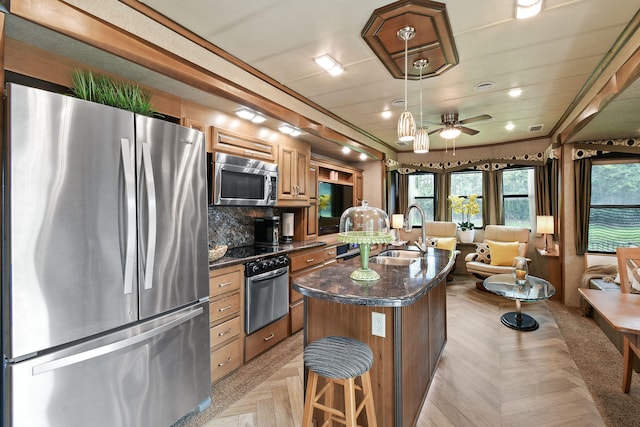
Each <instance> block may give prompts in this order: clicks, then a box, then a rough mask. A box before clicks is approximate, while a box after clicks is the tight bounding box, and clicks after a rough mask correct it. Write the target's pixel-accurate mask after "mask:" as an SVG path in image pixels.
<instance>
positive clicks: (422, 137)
mask: <svg viewBox="0 0 640 427" xmlns="http://www.w3.org/2000/svg"><path fill="white" fill-rule="evenodd" d="M413 152H414V153H417V154H421V153H428V152H429V134H428V133H427V131H426V130H424V129H423V128H420V129H418V131H417V132H416V139H414V140H413Z"/></svg>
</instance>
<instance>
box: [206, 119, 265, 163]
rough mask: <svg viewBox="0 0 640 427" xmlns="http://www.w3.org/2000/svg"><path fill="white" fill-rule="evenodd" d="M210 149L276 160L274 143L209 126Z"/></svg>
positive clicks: (241, 155) (259, 158)
mask: <svg viewBox="0 0 640 427" xmlns="http://www.w3.org/2000/svg"><path fill="white" fill-rule="evenodd" d="M209 140H210V141H211V147H212V151H214V152H216V153H217V152H220V153H227V154H233V155H236V156H240V157H248V158H252V159H258V160H263V161H265V162H269V163H275V162H276V154H277V149H276V145H274V144H272V143H270V142H266V141H263V140H260V139H257V138H252V137H250V136H247V135H241V134H237V133H234V132H230V131H228V130H223V129H218V128H215V127H213V126H211V131H210V137H209Z"/></svg>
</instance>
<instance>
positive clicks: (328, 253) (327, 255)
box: [324, 246, 336, 261]
mask: <svg viewBox="0 0 640 427" xmlns="http://www.w3.org/2000/svg"><path fill="white" fill-rule="evenodd" d="M332 259H336V247H335V246H333V247H330V248H326V249H325V250H324V260H325V261H329V260H332Z"/></svg>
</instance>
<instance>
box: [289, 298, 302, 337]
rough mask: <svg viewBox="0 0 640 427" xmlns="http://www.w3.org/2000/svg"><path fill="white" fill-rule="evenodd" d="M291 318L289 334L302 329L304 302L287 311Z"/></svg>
mask: <svg viewBox="0 0 640 427" xmlns="http://www.w3.org/2000/svg"><path fill="white" fill-rule="evenodd" d="M289 316H290V317H291V333H292V334H295V333H296V332H298V331H299V330H300V329H302V328H303V327H304V301H300V302H299V303H297V304H295V305H292V306H291V308H290V309H289Z"/></svg>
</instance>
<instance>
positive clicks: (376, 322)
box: [371, 311, 386, 338]
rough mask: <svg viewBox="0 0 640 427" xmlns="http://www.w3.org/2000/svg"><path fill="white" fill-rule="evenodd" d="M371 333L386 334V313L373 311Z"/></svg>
mask: <svg viewBox="0 0 640 427" xmlns="http://www.w3.org/2000/svg"><path fill="white" fill-rule="evenodd" d="M371 333H372V334H373V335H376V336H378V337H382V338H384V337H385V336H386V322H385V315H384V313H377V312H375V311H373V312H371Z"/></svg>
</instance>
